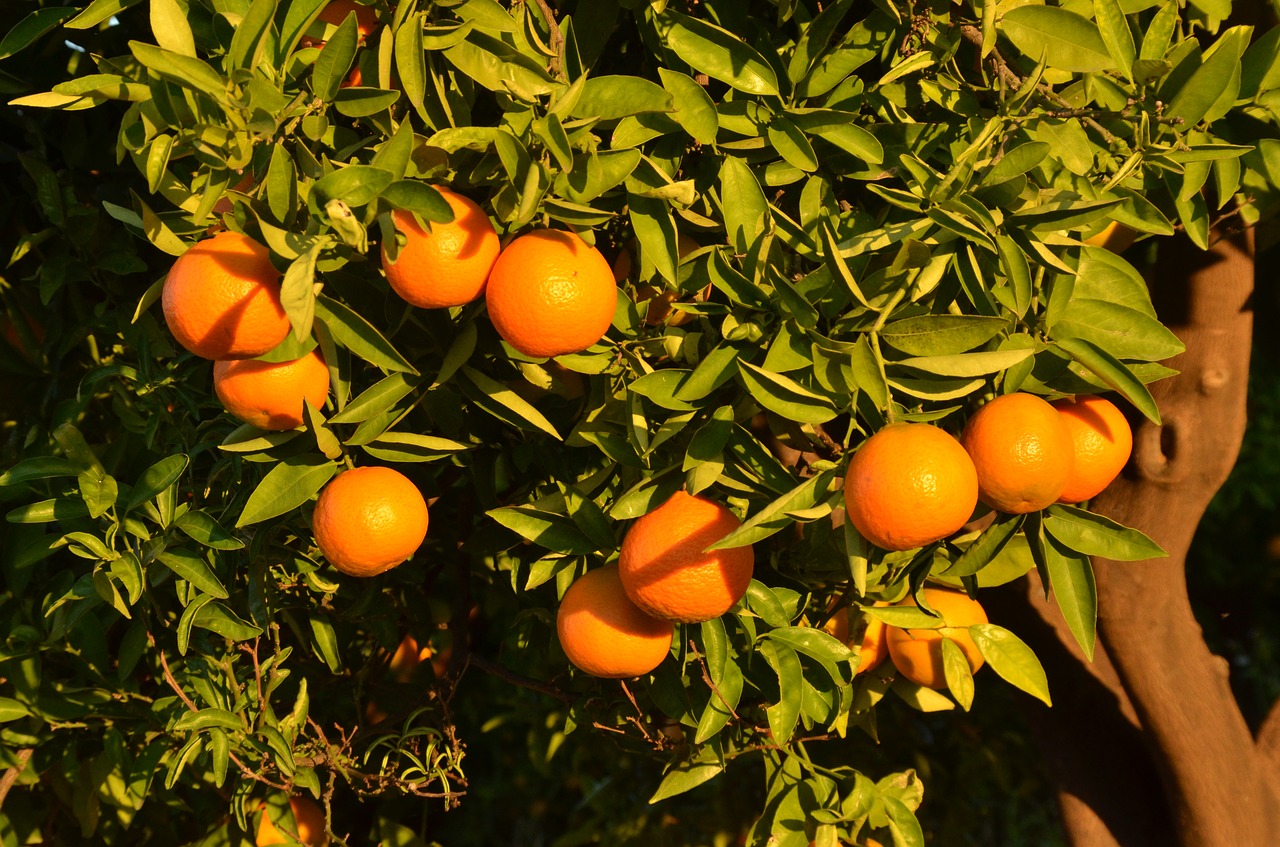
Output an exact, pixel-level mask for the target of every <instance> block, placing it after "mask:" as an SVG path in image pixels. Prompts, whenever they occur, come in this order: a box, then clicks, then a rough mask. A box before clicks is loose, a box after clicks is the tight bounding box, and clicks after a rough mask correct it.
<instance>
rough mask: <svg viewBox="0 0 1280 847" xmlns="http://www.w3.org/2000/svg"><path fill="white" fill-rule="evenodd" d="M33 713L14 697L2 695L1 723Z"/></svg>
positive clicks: (0, 706) (0, 705) (0, 707)
mask: <svg viewBox="0 0 1280 847" xmlns="http://www.w3.org/2000/svg"><path fill="white" fill-rule="evenodd" d="M29 714H31V710H30V709H28V708H27V707H26V706H24V705H22V703H20V702H18V701H17V700H14V699H13V698H12V697H0V723H8V722H9V721H16V720H17V719H18V718H25V717H26V716H27V715H29Z"/></svg>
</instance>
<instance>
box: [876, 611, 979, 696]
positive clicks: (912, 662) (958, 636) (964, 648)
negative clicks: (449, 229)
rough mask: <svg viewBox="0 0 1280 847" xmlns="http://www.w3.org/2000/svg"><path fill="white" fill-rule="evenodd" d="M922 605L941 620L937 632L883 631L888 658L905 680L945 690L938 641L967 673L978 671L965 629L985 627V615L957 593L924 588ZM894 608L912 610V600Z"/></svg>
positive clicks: (976, 656)
mask: <svg viewBox="0 0 1280 847" xmlns="http://www.w3.org/2000/svg"><path fill="white" fill-rule="evenodd" d="M923 591H924V601H925V602H926V603H928V604H929V605H930V606H931V607H932V608H933V610H934V611H935V612H937V613H938V614H939V615H941V616H942V620H943V622H944V626H942V627H941V628H939V629H900V628H898V627H896V626H891V627H887V630H888V642H889V658H890V659H892V660H893V666H894V667H896V668H897V669H898V672H899V673H901V674H902V675H903V676H905V677H906V678H907V679H909V680H911V681H912V682H914V683H916V684H917V685H923V686H925V687H926V688H945V687H946V685H947V675H946V672H945V671H944V670H943V667H942V639H943V638H950V639H951V640H952V641H954V642H955V643H956V646H957V647H959V648H960V652H961V653H963V654H964V657H965V659H966V660H967V661H968V662H969V670H971V671H974V672H976V671H977V670H978V668H980V667H982V663H983V659H982V653H981V652H979V651H978V645H976V644H974V643H973V638H971V637H970V635H969V630H968V627H970V626H972V625H973V624H979V623H986V622H987V613H986V611H985V610H984V609H983V608H982V606H981V604H979V603H978V601H977V600H972V599H970V598H969V596H968V595H967V594H965V593H963V592H960V591H951V590H949V589H946V588H925V589H923ZM897 605H899V606H914V605H916V601H915V598H913V597H907V598H905V599H903V600H902V601H901V602H900V603H898V604H897Z"/></svg>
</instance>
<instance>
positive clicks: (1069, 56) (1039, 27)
mask: <svg viewBox="0 0 1280 847" xmlns="http://www.w3.org/2000/svg"><path fill="white" fill-rule="evenodd" d="M1000 29H1001V31H1002V32H1003V33H1004V34H1005V36H1006V37H1007V38H1008V39H1009V40H1010V41H1012V42H1013V44H1014V46H1015V47H1017V48H1018V49H1019V50H1021V51H1022V53H1023V54H1024V55H1026V56H1027V57H1028V58H1029V59H1031V60H1032V61H1038V60H1039V59H1040V58H1041V57H1042V56H1043V57H1044V59H1045V61H1046V62H1047V63H1048V65H1049V67H1051V68H1056V69H1057V70H1062V71H1075V72H1077V73H1090V72H1093V71H1105V70H1109V69H1111V68H1113V67H1115V61H1114V60H1113V59H1112V58H1111V54H1110V52H1108V50H1107V45H1106V43H1105V42H1104V41H1103V40H1102V35H1101V34H1100V33H1099V32H1098V27H1097V26H1096V25H1095V24H1094V23H1093V21H1091V20H1089V19H1088V18H1085V17H1082V16H1080V15H1077V14H1076V13H1075V12H1071V11H1068V10H1066V9H1063V8H1060V7H1058V6H1018V7H1017V8H1014V9H1010V10H1009V11H1008V12H1005V14H1004V16H1003V17H1002V18H1001V19H1000Z"/></svg>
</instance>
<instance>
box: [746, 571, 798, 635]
mask: <svg viewBox="0 0 1280 847" xmlns="http://www.w3.org/2000/svg"><path fill="white" fill-rule="evenodd" d="M743 600H744V601H745V603H746V605H747V608H749V609H750V610H751V611H753V612H755V613H756V614H757V615H759V616H760V618H761V619H762V620H763V621H764V622H765V623H767V624H768V625H769V626H771V627H775V628H776V627H782V626H789V625H790V624H791V618H790V617H789V616H788V615H787V610H786V607H784V606H783V605H782V601H781V600H779V599H778V596H777V595H776V594H775V593H774V591H773V589H772V588H770V587H769V586H767V585H765V584H764V583H763V582H761V581H760V580H758V579H753V580H751V584H750V585H748V586H747V593H746V595H745V596H744V597H743Z"/></svg>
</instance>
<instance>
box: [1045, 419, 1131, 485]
mask: <svg viewBox="0 0 1280 847" xmlns="http://www.w3.org/2000/svg"><path fill="white" fill-rule="evenodd" d="M1053 408H1055V409H1057V410H1058V413H1059V414H1061V415H1062V419H1063V420H1064V421H1065V422H1066V424H1067V429H1068V430H1070V431H1071V441H1072V444H1073V445H1074V446H1075V451H1074V456H1075V461H1074V463H1073V464H1072V468H1071V475H1070V476H1068V477H1067V485H1066V487H1065V488H1063V489H1062V494H1061V495H1059V497H1058V502H1059V503H1079V502H1081V501H1084V500H1089V499H1091V498H1093V497H1096V496H1097V495H1099V494H1101V493H1102V490H1103V489H1104V488H1106V487H1107V486H1108V485H1110V484H1111V482H1112V480H1114V479H1115V478H1116V477H1117V476H1119V475H1120V471H1122V470H1124V466H1125V465H1126V464H1128V462H1129V455H1130V454H1131V453H1132V452H1133V430H1132V429H1131V428H1130V427H1129V422H1128V421H1127V420H1125V417H1124V413H1123V412H1121V411H1120V410H1119V409H1117V408H1116V406H1115V404H1114V403H1112V402H1111V401H1110V400H1107V399H1105V398H1102V397H1096V396H1094V395H1088V396H1082V397H1077V398H1075V399H1074V400H1057V401H1055V402H1054V403H1053Z"/></svg>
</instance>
